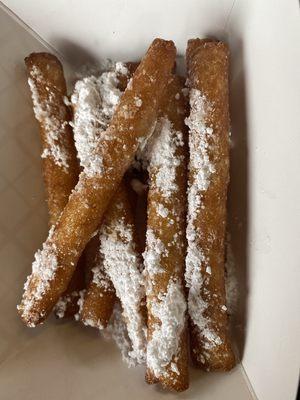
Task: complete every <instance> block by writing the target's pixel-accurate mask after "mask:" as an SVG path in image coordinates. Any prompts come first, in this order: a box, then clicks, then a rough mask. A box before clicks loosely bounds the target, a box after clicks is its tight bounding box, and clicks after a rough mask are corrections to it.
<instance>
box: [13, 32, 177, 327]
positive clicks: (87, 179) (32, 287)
mask: <svg viewBox="0 0 300 400" xmlns="http://www.w3.org/2000/svg"><path fill="white" fill-rule="evenodd" d="M175 54H176V50H175V46H174V44H173V42H167V41H164V40H161V39H156V40H154V42H153V43H152V45H151V46H150V48H149V50H148V52H147V54H146V55H145V57H144V58H143V60H142V61H141V63H140V65H139V67H138V68H137V70H136V72H135V74H134V76H133V79H132V83H131V85H130V88H129V87H127V89H126V91H125V93H124V94H123V96H122V98H121V101H120V104H119V106H118V108H117V110H116V112H115V114H114V116H113V118H112V121H111V124H110V126H109V128H108V130H107V131H106V133H107V140H105V141H104V142H103V143H101V148H99V156H100V157H102V160H103V171H102V173H101V174H97V175H95V176H87V175H86V174H85V173H84V172H83V173H82V174H81V175H80V178H79V182H78V184H77V186H76V188H75V190H74V191H73V192H72V194H71V196H70V198H69V201H68V203H67V205H66V207H65V209H64V211H63V213H62V214H61V216H60V218H59V220H58V223H57V224H56V226H55V229H54V231H53V232H52V235H51V237H49V238H48V240H47V245H49V247H50V248H51V250H50V251H51V252H52V253H53V255H54V257H55V258H56V261H57V265H58V266H59V267H58V268H56V269H55V273H54V274H53V276H52V277H51V278H50V279H49V280H48V281H47V285H46V287H44V286H45V285H44V286H43V287H42V288H43V294H42V295H36V294H37V293H39V292H40V289H41V284H42V282H41V278H40V276H39V274H38V273H34V272H33V274H32V275H31V277H30V278H29V279H28V282H27V285H26V289H25V292H24V295H23V298H22V302H21V305H20V306H19V312H20V315H21V317H22V319H23V321H24V322H25V323H26V324H27V325H29V326H34V325H36V324H38V323H40V322H42V321H43V320H44V319H45V318H46V317H47V316H48V315H49V313H50V311H51V310H52V308H53V306H54V304H55V303H56V302H57V300H58V298H59V296H60V295H61V294H62V293H63V292H64V290H66V288H67V286H68V283H69V281H70V279H71V277H72V274H73V271H74V267H75V265H76V263H77V261H78V258H79V256H80V254H81V253H82V251H83V249H84V247H85V246H86V244H87V242H88V241H89V240H90V238H91V236H92V234H93V232H95V230H96V229H97V227H98V226H99V223H100V221H101V220H102V218H103V216H104V213H105V210H106V208H107V206H108V205H109V202H110V200H111V198H112V197H113V195H114V193H115V192H116V190H117V187H118V185H119V184H120V182H121V179H122V177H123V175H124V173H125V172H126V170H127V169H128V167H129V165H130V164H131V162H132V160H133V157H134V154H135V152H136V150H137V148H138V146H139V144H140V141H141V140H145V139H146V138H147V136H148V135H149V134H150V133H151V131H152V126H153V124H154V122H155V119H156V115H157V111H158V99H159V98H160V97H161V94H162V92H163V90H164V88H165V87H166V84H167V81H168V75H169V73H170V71H171V69H172V67H173V64H174V60H175ZM137 98H138V99H140V100H141V105H140V104H137V102H136V99H137Z"/></svg>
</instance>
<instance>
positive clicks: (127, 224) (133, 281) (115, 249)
mask: <svg viewBox="0 0 300 400" xmlns="http://www.w3.org/2000/svg"><path fill="white" fill-rule="evenodd" d="M99 240H100V257H101V259H102V264H101V265H100V268H99V270H95V271H94V279H95V274H98V273H99V272H100V273H101V272H103V271H105V273H106V274H107V275H108V276H109V278H110V279H111V282H112V283H113V285H114V287H115V290H116V295H117V297H118V298H119V299H120V302H121V305H122V309H123V318H124V321H125V323H126V326H127V331H128V336H129V338H130V340H131V343H132V351H131V352H130V357H131V358H132V359H133V360H134V361H135V362H136V363H137V364H141V363H143V362H145V358H146V323H145V322H146V321H145V315H143V314H144V310H143V306H142V302H143V299H144V297H145V289H144V280H143V276H142V260H141V257H140V256H139V253H138V252H137V244H136V234H135V228H134V217H133V212H132V209H131V204H130V199H129V195H128V191H127V187H126V186H125V184H124V182H122V183H121V185H120V186H119V188H118V191H117V193H116V195H115V197H114V198H113V201H112V203H111V206H110V207H109V209H108V210H107V212H106V213H105V218H104V221H103V223H102V225H101V228H100V231H99ZM87 295H89V290H88V291H87Z"/></svg>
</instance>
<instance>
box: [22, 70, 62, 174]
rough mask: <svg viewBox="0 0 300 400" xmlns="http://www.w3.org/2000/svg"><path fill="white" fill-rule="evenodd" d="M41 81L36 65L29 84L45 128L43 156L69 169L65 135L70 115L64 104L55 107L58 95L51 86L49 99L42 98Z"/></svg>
mask: <svg viewBox="0 0 300 400" xmlns="http://www.w3.org/2000/svg"><path fill="white" fill-rule="evenodd" d="M41 82H43V75H42V73H41V71H40V70H39V68H38V67H37V66H35V65H34V66H33V67H32V68H31V70H30V72H29V78H28V84H29V87H30V89H31V96H32V102H33V111H34V114H35V117H36V119H37V120H38V121H39V123H40V124H41V125H42V126H43V128H44V130H45V138H46V142H47V147H46V148H45V149H44V150H43V153H42V158H47V157H51V158H52V159H53V160H54V162H55V164H57V165H59V166H60V167H63V168H64V169H67V168H68V167H69V165H68V162H69V156H68V151H67V149H66V147H65V144H64V135H65V133H66V125H68V120H67V118H68V115H67V112H66V109H65V107H64V106H61V107H60V108H59V110H57V109H56V108H55V107H57V100H56V99H55V97H56V96H57V95H56V94H55V93H54V92H52V91H51V90H50V88H49V87H46V89H47V90H46V91H47V96H48V99H47V100H43V101H42V100H41V98H40V95H39V91H38V88H37V84H39V83H41ZM57 115H58V116H59V118H58V117H57ZM62 121H63V122H62Z"/></svg>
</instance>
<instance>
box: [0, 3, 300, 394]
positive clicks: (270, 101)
mask: <svg viewBox="0 0 300 400" xmlns="http://www.w3.org/2000/svg"><path fill="white" fill-rule="evenodd" d="M5 3H6V5H7V6H8V7H10V8H11V10H13V11H14V12H15V13H16V14H17V15H18V16H19V17H20V18H21V19H22V20H23V21H25V23H27V24H28V25H29V26H30V28H32V29H33V31H32V30H31V29H29V28H28V27H27V26H26V25H25V24H24V23H22V22H21V21H20V20H18V19H17V18H16V17H15V16H14V15H13V14H12V13H11V12H10V11H9V10H8V9H6V8H5V7H2V6H1V4H0V49H1V57H0V121H1V124H0V164H1V165H0V171H1V172H0V192H1V196H0V204H1V213H0V260H1V265H2V279H1V280H0V300H1V311H2V318H1V320H0V331H1V335H0V386H1V389H2V392H3V393H5V395H6V397H5V398H18V396H20V395H21V394H22V397H23V399H25V400H27V399H28V400H29V399H30V400H32V399H40V398H41V396H42V395H43V394H44V393H46V397H45V398H47V399H52V398H53V399H54V398H60V397H62V396H64V397H66V398H72V399H74V400H76V399H78V400H79V399H82V398H83V396H84V397H85V398H86V399H91V400H92V399H95V398H97V397H98V396H99V395H102V396H103V397H104V398H107V399H117V398H120V397H125V398H126V397H127V396H128V397H130V398H132V399H135V398H140V397H141V396H143V397H144V398H146V399H147V398H149V399H150V398H151V399H155V398H160V397H161V395H162V393H163V392H162V391H160V390H159V389H158V388H154V387H149V386H147V385H146V384H145V383H144V379H143V374H144V371H143V368H135V369H130V370H128V369H127V367H126V366H125V365H124V364H123V363H122V361H121V358H120V355H119V352H118V350H117V349H115V347H114V345H113V344H111V343H107V342H104V341H103V340H102V339H101V338H100V337H99V335H98V333H97V332H95V331H94V330H93V329H88V328H85V329H82V327H81V326H79V325H78V324H76V323H73V322H67V323H66V322H58V321H55V320H54V318H52V319H50V321H49V322H47V323H46V324H45V325H44V326H41V327H39V328H37V329H35V330H31V329H28V328H25V327H24V326H23V325H22V323H21V321H20V320H19V319H18V316H17V314H16V309H15V307H16V304H17V302H18V301H19V298H20V296H21V293H22V286H23V282H24V280H25V278H26V276H27V275H28V273H29V271H30V265H31V261H32V257H33V253H34V252H35V251H36V249H37V248H39V247H40V245H41V243H42V241H43V240H44V238H45V236H46V234H47V210H46V207H45V202H44V191H43V184H42V176H41V162H40V145H39V135H38V126H37V124H36V122H35V120H34V116H33V112H32V106H31V99H30V93H29V90H28V87H27V81H26V75H25V71H24V67H23V59H24V57H25V56H26V55H27V54H29V53H30V52H32V51H39V50H45V49H46V50H48V51H55V52H57V54H58V55H59V56H60V58H62V61H63V63H64V67H65V69H66V73H67V75H71V71H72V70H73V69H74V68H75V69H77V68H78V66H79V65H80V64H81V63H82V62H87V61H88V62H95V61H98V60H101V59H103V58H107V57H111V58H113V59H117V60H129V59H138V58H139V57H140V56H141V55H142V54H143V53H144V51H145V49H146V48H147V46H148V44H149V42H150V41H151V40H152V39H153V35H155V36H161V37H165V38H172V39H173V40H175V42H176V45H177V47H178V52H179V54H180V55H183V54H184V51H185V46H186V40H187V39H188V38H190V37H196V36H200V37H202V36H206V35H214V36H217V37H219V38H221V39H225V40H227V41H228V42H229V44H230V48H231V53H232V57H231V58H232V62H231V64H232V70H231V114H232V143H233V146H232V152H231V153H232V154H231V185H230V196H229V230H230V233H231V238H232V246H233V253H234V257H235V261H236V266H237V273H238V278H239V291H240V302H239V310H238V312H237V315H236V316H235V318H234V321H233V323H234V329H235V336H236V338H237V344H238V347H239V351H240V355H241V359H242V364H239V365H238V366H237V367H236V368H235V369H234V370H233V371H232V372H231V373H229V374H203V373H201V372H199V371H197V370H194V369H192V370H191V388H190V389H189V391H188V392H186V393H183V394H180V395H176V397H178V398H183V399H196V398H198V397H199V396H201V398H202V399H204V400H213V399H219V398H222V399H224V400H226V399H232V398H238V399H241V400H248V399H254V398H256V397H255V396H257V398H258V399H260V400H268V399H274V400H277V399H278V400H279V399H280V400H281V399H293V398H294V397H295V394H296V389H297V379H298V367H299V354H300V351H299V350H300V348H299V341H298V338H299V335H300V329H299V318H298V315H299V300H298V291H299V284H298V282H299V280H300V279H299V278H300V277H299V268H297V267H298V265H299V259H300V248H299V246H297V242H296V240H297V237H298V236H297V232H298V231H299V228H298V226H299V224H300V210H299V206H298V205H296V204H295V199H296V198H298V197H295V196H299V195H300V179H299V175H298V174H297V165H296V157H293V155H294V156H295V155H296V153H295V152H296V148H297V144H298V145H299V144H300V143H299V137H298V136H299V135H297V134H296V133H297V132H296V127H297V126H298V127H299V124H300V118H299V112H297V109H299V100H298V98H299V87H300V85H299V84H300V74H299V72H298V71H297V67H296V65H297V63H296V62H295V61H296V60H298V61H300V49H299V46H298V48H295V46H294V45H293V43H298V42H299V40H298V41H297V40H296V38H298V39H300V27H299V26H298V24H297V23H296V22H297V20H296V17H297V9H296V4H290V5H287V4H284V3H286V2H283V1H281V2H280V1H279V2H278V4H277V7H272V8H270V2H259V1H258V0H257V1H251V2H250V1H242V0H240V1H217V0H213V1H210V2H207V1H198V2H196V1H190V0H189V1H187V2H185V7H186V8H184V9H182V5H181V2H171V1H166V2H165V3H164V5H163V6H162V5H161V4H160V2H159V1H158V0H155V1H152V2H150V3H151V6H150V5H148V4H144V7H143V8H141V7H138V2H135V1H133V2H132V3H129V2H126V1H125V2H124V1H111V2H108V1H103V2H102V8H101V9H100V8H99V6H97V4H96V2H95V1H91V0H89V1H87V2H86V3H87V7H86V8H85V10H84V11H85V18H84V21H85V24H81V23H80V21H82V14H81V13H82V8H81V6H80V2H79V1H75V2H74V8H73V9H72V12H70V10H69V9H68V8H69V7H70V6H69V2H60V1H52V2H48V3H49V4H47V5H45V4H44V3H43V4H42V2H35V1H28V2H26V3H25V2H20V1H17V0H14V1H6V2H5ZM262 3H263V4H262ZM295 3H296V2H295ZM95 10H97V12H95ZM283 13H284V15H285V16H286V18H285V20H283V19H282V18H281V15H282V14H283ZM98 16H101V18H100V20H99V21H98ZM149 19H151V21H153V22H151V24H150V27H149ZM87 26H88V27H89V33H87V32H86V30H87V29H86V28H87ZM129 26H130V29H129V28H128V27H129ZM132 26H134V27H135V28H134V29H132ZM141 27H143V28H141ZM34 31H35V32H34ZM278 31H279V32H281V35H278V33H277V32H278ZM137 32H138V33H137ZM36 33H37V34H38V35H39V36H38V35H37V34H36ZM41 38H42V39H41ZM49 49H50V50H49ZM98 49H100V50H99V51H98ZM298 65H299V63H298ZM297 89H298V91H297ZM287 160H289V162H288V163H287ZM297 277H298V279H296V278H297ZM297 289H298V290H297ZM297 307H298V313H297ZM296 346H297V348H296ZM297 350H298V351H297ZM282 366H286V367H285V368H283V367H282ZM248 378H249V379H248ZM249 381H250V382H251V384H250V383H249ZM50 382H51V384H49V383H50ZM254 393H255V394H254ZM163 396H164V398H173V397H174V394H167V393H164V394H163Z"/></svg>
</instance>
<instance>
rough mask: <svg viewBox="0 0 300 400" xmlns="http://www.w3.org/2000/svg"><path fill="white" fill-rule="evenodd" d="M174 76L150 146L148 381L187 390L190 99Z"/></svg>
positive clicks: (147, 256)
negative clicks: (185, 272) (187, 121)
mask: <svg viewBox="0 0 300 400" xmlns="http://www.w3.org/2000/svg"><path fill="white" fill-rule="evenodd" d="M183 87H184V86H183V82H182V80H181V79H180V78H179V77H175V76H174V77H172V78H170V80H169V84H168V87H167V89H166V91H165V93H164V97H163V99H162V102H161V110H160V118H159V120H158V123H157V126H156V129H155V132H154V134H153V136H152V137H151V139H150V140H149V141H148V144H147V157H148V160H149V166H148V170H149V193H148V224H147V235H146V251H145V253H144V258H145V268H146V270H145V272H146V294H147V308H148V344H147V375H146V380H147V381H148V383H154V382H157V381H159V382H161V383H162V385H163V386H164V387H167V388H169V389H173V390H176V391H183V390H185V389H187V388H188V385H189V379H188V351H187V334H186V327H187V324H186V299H185V294H184V265H185V252H186V239H185V228H186V201H185V198H186V180H187V176H186V173H187V171H186V169H187V127H186V126H185V124H184V119H185V117H186V114H187V101H186V100H185V97H184V94H183V92H182V89H183Z"/></svg>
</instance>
